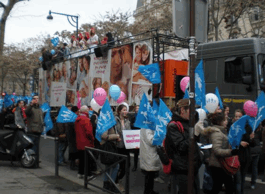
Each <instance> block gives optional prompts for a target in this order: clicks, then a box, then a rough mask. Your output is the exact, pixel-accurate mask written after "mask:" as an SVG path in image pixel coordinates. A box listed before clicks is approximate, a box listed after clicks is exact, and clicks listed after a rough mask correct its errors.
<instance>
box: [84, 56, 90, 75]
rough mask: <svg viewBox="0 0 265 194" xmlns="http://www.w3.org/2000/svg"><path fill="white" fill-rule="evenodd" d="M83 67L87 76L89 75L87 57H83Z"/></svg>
mask: <svg viewBox="0 0 265 194" xmlns="http://www.w3.org/2000/svg"><path fill="white" fill-rule="evenodd" d="M83 66H84V69H85V71H86V74H88V73H89V68H90V67H89V66H90V64H89V61H88V60H87V58H86V57H83Z"/></svg>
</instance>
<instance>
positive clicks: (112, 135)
mask: <svg viewBox="0 0 265 194" xmlns="http://www.w3.org/2000/svg"><path fill="white" fill-rule="evenodd" d="M107 141H112V142H114V143H115V145H116V146H117V144H118V142H120V141H121V137H120V135H119V134H118V133H117V131H116V129H115V127H113V128H110V129H109V130H107V131H105V132H104V133H103V134H102V136H101V142H100V145H103V144H105V143H106V142H107ZM109 167H110V165H105V168H106V169H107V168H109ZM119 168H120V165H119V164H116V165H115V166H112V167H111V168H110V169H108V170H107V173H108V174H109V175H110V177H111V179H112V180H113V181H115V180H116V178H117V174H118V171H119ZM117 186H119V185H117ZM103 188H104V189H107V190H110V191H112V192H115V193H119V192H118V190H117V189H116V187H115V186H114V185H113V184H112V183H111V182H110V180H109V179H108V177H107V175H106V174H105V176H104V182H103Z"/></svg>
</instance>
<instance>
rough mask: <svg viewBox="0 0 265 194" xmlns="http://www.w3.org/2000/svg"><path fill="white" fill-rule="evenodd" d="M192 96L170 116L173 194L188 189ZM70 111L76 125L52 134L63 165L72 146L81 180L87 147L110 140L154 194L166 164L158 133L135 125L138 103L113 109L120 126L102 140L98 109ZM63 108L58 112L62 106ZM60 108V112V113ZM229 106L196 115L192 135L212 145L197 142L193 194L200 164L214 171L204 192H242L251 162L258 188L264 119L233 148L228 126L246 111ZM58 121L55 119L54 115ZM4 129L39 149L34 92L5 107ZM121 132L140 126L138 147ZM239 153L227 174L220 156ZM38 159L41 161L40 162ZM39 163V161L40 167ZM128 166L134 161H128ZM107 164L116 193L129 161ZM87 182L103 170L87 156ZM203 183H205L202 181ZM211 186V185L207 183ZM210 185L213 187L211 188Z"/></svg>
mask: <svg viewBox="0 0 265 194" xmlns="http://www.w3.org/2000/svg"><path fill="white" fill-rule="evenodd" d="M189 106H190V103H189V100H188V99H182V100H180V101H178V103H177V105H176V107H175V108H174V109H172V120H171V121H170V122H169V124H168V126H167V133H166V138H165V141H164V146H165V150H166V153H167V155H168V157H169V158H170V159H171V160H172V165H171V174H170V176H171V179H170V183H169V187H168V188H169V190H171V193H172V194H176V193H178V194H186V193H187V192H188V191H187V189H188V185H187V184H188V169H189V166H188V153H189V149H190V147H189V146H190V134H189V133H190V130H189V129H190V126H189V117H190V114H189ZM67 107H68V109H70V110H71V111H72V112H74V113H75V114H77V119H76V121H75V122H72V123H56V122H55V124H54V129H53V130H52V131H53V133H54V134H55V135H56V136H57V137H59V157H58V163H59V165H66V164H67V163H68V161H67V160H66V159H65V155H66V153H65V152H66V149H67V147H68V150H69V153H68V160H69V162H70V169H72V170H78V173H77V176H78V178H84V174H85V158H84V156H85V151H84V150H85V146H88V147H93V148H98V149H100V148H101V146H102V145H104V144H105V143H106V142H112V143H114V144H115V145H116V147H117V150H118V153H119V154H122V155H126V156H128V157H129V158H130V153H132V154H133V155H134V160H133V167H132V171H133V172H134V171H136V170H137V167H138V158H139V157H140V159H139V161H140V162H139V163H140V169H141V172H142V173H143V175H144V176H145V183H144V194H156V193H157V192H155V191H154V182H155V180H157V178H158V177H159V172H160V171H161V169H162V163H161V161H160V158H159V156H158V153H157V150H156V146H154V145H152V141H153V138H154V131H153V130H151V129H139V128H137V127H135V126H134V123H135V119H136V115H137V112H138V110H139V106H135V107H134V114H131V115H130V116H128V111H129V110H127V106H126V105H124V104H120V105H119V106H118V107H116V109H115V110H114V113H115V119H116V125H115V126H114V127H112V128H110V129H109V130H107V131H106V132H105V133H103V134H102V136H101V141H98V139H97V138H95V137H96V128H97V122H98V118H99V115H100V110H99V112H95V111H93V114H92V116H89V107H87V106H82V107H81V108H80V109H78V107H76V106H72V105H68V106H67ZM58 111H59V110H58ZM58 113H59V112H57V115H58ZM228 115H229V107H228V106H226V105H224V108H223V109H220V108H219V107H218V108H217V110H216V111H215V112H214V113H211V114H208V115H207V119H205V120H199V117H198V115H197V116H195V117H196V125H195V132H194V139H195V141H196V142H197V143H201V144H203V145H205V144H212V148H210V149H204V150H201V149H200V147H199V145H198V144H197V143H196V144H195V152H194V188H193V190H194V193H196V194H197V193H200V191H201V189H200V180H199V169H200V167H201V165H202V164H204V165H205V171H206V172H207V173H208V174H210V175H211V179H212V184H211V185H208V187H204V188H203V192H204V193H207V194H208V193H210V194H211V193H212V194H217V193H219V192H220V191H225V193H228V194H229V193H236V194H243V193H244V188H245V177H246V174H247V172H248V169H249V167H250V165H252V176H251V185H250V187H251V189H255V187H256V180H257V176H258V161H259V157H260V155H261V152H262V148H261V141H262V140H263V139H264V137H263V136H264V134H265V133H264V132H265V130H263V128H264V125H265V122H262V124H260V126H259V127H258V129H257V130H256V131H255V132H253V131H252V129H251V127H250V126H249V125H248V124H247V125H246V127H245V130H246V133H245V134H244V135H243V137H242V140H241V142H240V146H239V147H238V148H236V149H232V148H231V146H230V145H229V143H228V133H229V129H230V126H231V125H232V124H233V123H234V122H236V121H237V120H238V119H240V118H241V117H242V116H243V115H244V112H243V111H242V110H240V109H237V110H236V111H235V113H234V117H233V118H230V117H229V116H228ZM54 119H55V120H56V117H55V118H54ZM0 120H1V122H0V123H1V125H2V126H1V127H2V128H3V125H4V124H11V123H15V124H17V125H19V126H21V127H22V128H25V131H26V133H27V134H28V135H29V137H30V138H32V140H33V141H34V143H35V145H34V148H33V149H34V151H35V152H36V153H37V154H38V153H39V141H40V135H41V133H42V132H43V113H42V110H41V108H40V106H39V104H38V96H33V100H32V102H31V103H30V104H29V105H28V106H24V101H19V102H18V103H17V105H16V106H15V107H10V108H8V109H3V111H2V113H1V116H0ZM123 130H140V148H139V149H133V150H128V149H126V148H125V145H124V140H123ZM93 154H94V156H95V158H96V159H98V158H99V154H98V153H93ZM235 155H237V156H238V158H239V161H240V170H238V172H237V173H236V174H235V175H229V174H227V173H226V172H225V170H224V169H223V168H222V165H221V163H220V158H225V157H229V156H235ZM38 161H39V160H38ZM38 165H39V163H38V164H37V165H36V167H38ZM129 166H130V164H129ZM105 167H106V168H108V170H107V172H108V173H109V175H110V177H111V178H112V180H113V181H114V182H115V184H116V185H113V184H112V182H111V181H110V180H109V178H108V176H107V175H105V176H104V179H103V188H105V189H107V190H110V191H112V192H115V193H118V190H117V188H119V190H120V191H125V189H124V182H123V179H124V176H125V172H126V162H125V161H122V162H120V163H119V164H117V165H115V166H112V167H111V168H110V165H109V164H106V165H105ZM86 173H87V175H88V177H87V178H88V180H90V179H92V178H93V177H94V176H93V175H97V174H100V173H101V172H100V171H99V170H98V167H97V165H96V162H95V161H94V160H93V159H92V157H91V156H90V155H89V156H88V168H87V172H86ZM204 184H205V183H204ZM207 184H209V183H207ZM209 188H210V189H209Z"/></svg>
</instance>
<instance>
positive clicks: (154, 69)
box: [138, 63, 161, 84]
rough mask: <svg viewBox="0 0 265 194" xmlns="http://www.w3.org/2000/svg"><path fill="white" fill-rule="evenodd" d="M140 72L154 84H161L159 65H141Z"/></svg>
mask: <svg viewBox="0 0 265 194" xmlns="http://www.w3.org/2000/svg"><path fill="white" fill-rule="evenodd" d="M138 71H139V72H140V73H141V74H142V75H143V76H144V77H145V78H146V79H148V80H149V81H150V82H151V83H152V84H159V83H161V73H160V67H159V64H158V63H153V64H150V65H140V66H139V67H138Z"/></svg>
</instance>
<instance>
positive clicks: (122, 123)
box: [114, 104, 131, 191]
mask: <svg viewBox="0 0 265 194" xmlns="http://www.w3.org/2000/svg"><path fill="white" fill-rule="evenodd" d="M127 113H128V110H127V107H126V106H125V105H124V104H121V105H119V106H118V108H117V116H116V117H115V119H116V122H117V124H116V125H115V126H114V127H115V130H116V131H117V133H118V134H119V136H120V138H121V141H119V142H118V143H117V148H118V153H119V154H122V155H126V156H128V157H129V158H130V150H127V149H126V148H125V145H124V140H123V130H131V124H130V121H129V119H128V118H127ZM129 166H130V163H129ZM125 168H126V161H122V162H121V163H120V169H119V172H118V176H117V178H116V181H115V182H116V183H117V184H118V186H119V189H120V190H121V191H125V190H124V187H123V185H122V183H121V180H122V178H123V177H124V175H125Z"/></svg>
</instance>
